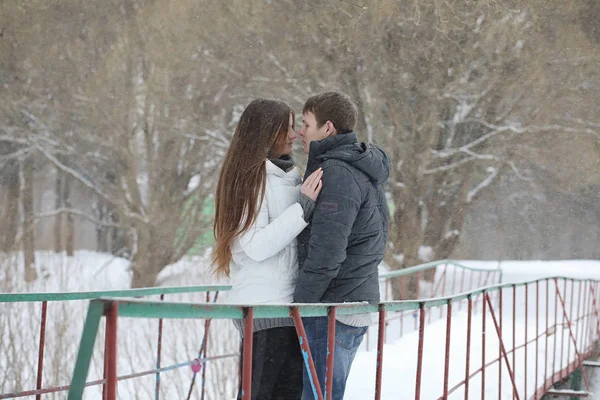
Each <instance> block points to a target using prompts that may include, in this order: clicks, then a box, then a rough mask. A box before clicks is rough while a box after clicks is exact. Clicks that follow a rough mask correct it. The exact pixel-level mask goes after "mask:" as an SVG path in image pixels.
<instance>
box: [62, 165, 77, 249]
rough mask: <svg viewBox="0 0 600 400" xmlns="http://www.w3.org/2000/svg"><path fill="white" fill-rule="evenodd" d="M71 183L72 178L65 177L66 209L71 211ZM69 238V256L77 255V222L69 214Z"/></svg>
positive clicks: (66, 242)
mask: <svg viewBox="0 0 600 400" xmlns="http://www.w3.org/2000/svg"><path fill="white" fill-rule="evenodd" d="M71 181H72V178H71V177H70V176H65V184H64V186H63V200H64V204H65V207H66V208H67V209H68V210H70V209H71V208H72V206H73V205H72V204H71ZM66 219H67V238H66V241H65V247H66V250H67V255H68V256H73V254H75V222H74V217H73V214H71V213H70V212H67V216H66Z"/></svg>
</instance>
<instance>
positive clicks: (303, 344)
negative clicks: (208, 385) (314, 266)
mask: <svg viewBox="0 0 600 400" xmlns="http://www.w3.org/2000/svg"><path fill="white" fill-rule="evenodd" d="M291 314H292V318H293V319H294V325H295V326H296V333H297V334H298V341H299V342H300V348H301V349H302V353H304V357H305V362H306V363H307V364H308V365H307V368H308V370H309V372H310V373H309V374H308V375H309V378H310V379H311V380H312V384H313V395H314V397H316V398H317V399H318V400H323V392H322V391H321V385H320V384H319V377H318V376H317V370H316V369H315V363H314V361H313V358H312V354H311V353H310V346H309V344H308V340H307V338H306V331H305V330H304V324H303V323H302V318H301V317H300V311H299V310H298V307H292V310H291ZM248 400H250V399H248Z"/></svg>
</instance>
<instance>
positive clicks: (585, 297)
mask: <svg viewBox="0 0 600 400" xmlns="http://www.w3.org/2000/svg"><path fill="white" fill-rule="evenodd" d="M583 284H584V287H583V314H582V315H581V318H582V321H581V322H582V327H581V341H579V342H578V343H582V346H583V347H584V348H585V345H584V343H585V340H586V335H585V333H586V329H587V321H588V300H589V295H588V291H587V288H588V282H587V281H585V282H584V283H583Z"/></svg>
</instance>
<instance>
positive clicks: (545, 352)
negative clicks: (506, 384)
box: [544, 278, 550, 391]
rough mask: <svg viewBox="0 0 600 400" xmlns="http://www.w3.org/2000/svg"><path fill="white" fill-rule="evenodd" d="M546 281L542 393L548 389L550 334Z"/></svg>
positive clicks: (548, 298) (548, 293)
mask: <svg viewBox="0 0 600 400" xmlns="http://www.w3.org/2000/svg"><path fill="white" fill-rule="evenodd" d="M545 280H546V332H545V336H546V345H545V346H544V391H545V390H546V389H549V388H548V387H547V383H548V379H547V378H548V336H550V332H549V324H548V320H549V319H550V313H549V310H550V303H549V301H550V283H549V282H550V280H549V279H548V278H546V279H545Z"/></svg>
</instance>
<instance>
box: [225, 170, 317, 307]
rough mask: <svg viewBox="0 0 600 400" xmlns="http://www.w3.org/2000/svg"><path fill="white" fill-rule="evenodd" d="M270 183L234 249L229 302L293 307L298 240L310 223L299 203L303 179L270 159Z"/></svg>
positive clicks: (234, 243) (268, 173)
mask: <svg viewBox="0 0 600 400" xmlns="http://www.w3.org/2000/svg"><path fill="white" fill-rule="evenodd" d="M266 169H267V183H266V191H265V196H264V199H263V201H262V205H261V207H260V211H259V213H258V216H257V218H256V221H255V222H254V224H253V225H252V226H251V227H250V229H249V230H248V231H246V232H244V233H243V234H242V235H240V236H239V237H238V238H236V239H235V240H234V242H233V246H232V262H231V264H230V276H231V278H232V281H233V287H232V290H231V291H230V292H229V296H228V302H229V303H233V304H265V303H291V302H292V301H293V297H294V289H295V285H296V278H297V275H298V246H297V242H296V236H298V234H299V233H300V232H302V230H303V229H304V228H305V227H306V226H307V225H308V223H307V222H306V221H304V212H303V210H302V206H300V203H298V198H299V194H300V186H301V183H302V178H301V177H300V173H299V172H298V170H297V169H296V168H293V169H292V170H291V171H289V172H284V171H283V170H282V169H281V168H279V167H277V166H276V165H275V164H273V163H272V162H271V161H269V160H266Z"/></svg>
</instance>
